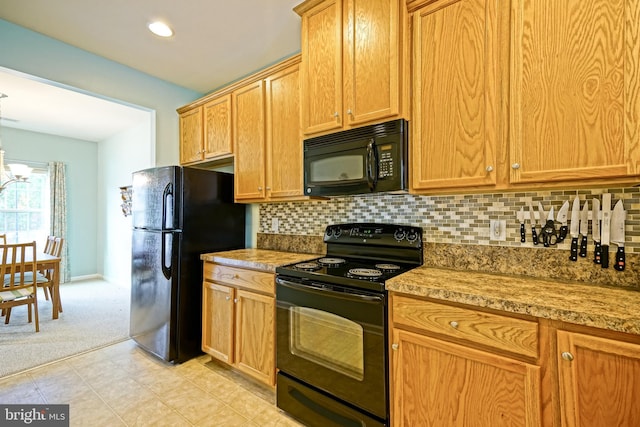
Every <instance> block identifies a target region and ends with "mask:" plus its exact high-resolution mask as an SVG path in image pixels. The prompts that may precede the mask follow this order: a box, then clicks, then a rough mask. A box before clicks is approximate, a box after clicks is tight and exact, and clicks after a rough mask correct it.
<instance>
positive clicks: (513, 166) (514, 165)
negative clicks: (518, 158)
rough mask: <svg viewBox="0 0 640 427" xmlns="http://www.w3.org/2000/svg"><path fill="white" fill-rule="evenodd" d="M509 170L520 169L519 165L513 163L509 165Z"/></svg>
mask: <svg viewBox="0 0 640 427" xmlns="http://www.w3.org/2000/svg"><path fill="white" fill-rule="evenodd" d="M511 169H520V163H514V164H512V165H511Z"/></svg>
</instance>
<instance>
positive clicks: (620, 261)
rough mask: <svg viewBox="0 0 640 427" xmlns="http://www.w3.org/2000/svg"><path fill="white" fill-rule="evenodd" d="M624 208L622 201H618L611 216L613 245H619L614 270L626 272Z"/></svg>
mask: <svg viewBox="0 0 640 427" xmlns="http://www.w3.org/2000/svg"><path fill="white" fill-rule="evenodd" d="M624 217H625V212H624V206H623V204H622V200H618V203H616V205H615V206H614V207H613V214H611V243H615V244H616V245H618V251H617V252H616V262H615V264H613V268H615V269H616V270H618V271H623V270H624V264H625V256H624V220H625V218H624Z"/></svg>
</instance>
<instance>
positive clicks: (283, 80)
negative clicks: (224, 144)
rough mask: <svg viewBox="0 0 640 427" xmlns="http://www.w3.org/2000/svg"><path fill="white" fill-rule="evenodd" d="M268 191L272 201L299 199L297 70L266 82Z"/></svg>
mask: <svg viewBox="0 0 640 427" xmlns="http://www.w3.org/2000/svg"><path fill="white" fill-rule="evenodd" d="M265 84H266V91H267V190H268V192H269V197H270V198H271V199H277V198H284V197H293V196H302V177H303V171H302V134H301V130H300V73H299V70H298V66H297V65H296V66H293V67H290V68H287V69H286V70H284V71H282V72H280V73H278V74H276V75H274V76H271V77H269V78H267V79H266V80H265Z"/></svg>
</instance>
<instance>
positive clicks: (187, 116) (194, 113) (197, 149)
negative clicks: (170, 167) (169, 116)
mask: <svg viewBox="0 0 640 427" xmlns="http://www.w3.org/2000/svg"><path fill="white" fill-rule="evenodd" d="M200 160H202V107H196V108H193V109H190V110H188V111H185V112H183V113H181V114H180V164H185V163H192V162H197V161H200Z"/></svg>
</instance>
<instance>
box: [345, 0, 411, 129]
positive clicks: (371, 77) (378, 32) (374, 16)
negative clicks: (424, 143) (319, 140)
mask: <svg viewBox="0 0 640 427" xmlns="http://www.w3.org/2000/svg"><path fill="white" fill-rule="evenodd" d="M400 3H404V2H398V1H397V0H344V8H343V10H344V16H343V35H344V43H343V45H344V47H343V51H344V61H343V69H344V74H343V76H344V108H345V113H346V115H345V120H346V124H347V125H348V126H355V125H360V124H362V123H365V122H371V121H374V120H377V119H381V118H385V117H394V116H397V115H398V114H399V112H400V91H401V87H402V86H401V84H400V82H401V76H400V70H401V68H400V65H401V63H400V61H401V52H402V51H401V46H402V43H401V40H402V34H403V29H404V23H405V20H404V17H405V15H404V14H401V13H400V11H401V10H404V7H401V5H400Z"/></svg>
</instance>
